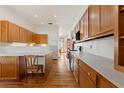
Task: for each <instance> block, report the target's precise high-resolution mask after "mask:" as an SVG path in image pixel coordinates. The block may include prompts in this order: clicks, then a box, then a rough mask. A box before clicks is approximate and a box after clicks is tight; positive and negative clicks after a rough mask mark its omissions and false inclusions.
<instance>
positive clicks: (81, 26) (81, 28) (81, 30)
mask: <svg viewBox="0 0 124 93" xmlns="http://www.w3.org/2000/svg"><path fill="white" fill-rule="evenodd" d="M82 39H83V20H82V18H81V20H80V40H82Z"/></svg>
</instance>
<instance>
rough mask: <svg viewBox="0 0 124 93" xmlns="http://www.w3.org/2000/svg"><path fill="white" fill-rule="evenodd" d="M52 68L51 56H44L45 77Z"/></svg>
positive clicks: (49, 54)
mask: <svg viewBox="0 0 124 93" xmlns="http://www.w3.org/2000/svg"><path fill="white" fill-rule="evenodd" d="M51 68H52V54H51V53H48V54H46V55H45V77H46V78H47V76H48V75H49V72H50V70H51Z"/></svg>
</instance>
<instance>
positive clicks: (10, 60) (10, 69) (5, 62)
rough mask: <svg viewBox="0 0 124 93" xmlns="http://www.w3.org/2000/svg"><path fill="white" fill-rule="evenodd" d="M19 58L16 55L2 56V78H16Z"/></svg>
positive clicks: (0, 58) (0, 59)
mask: <svg viewBox="0 0 124 93" xmlns="http://www.w3.org/2000/svg"><path fill="white" fill-rule="evenodd" d="M16 61H17V59H16V57H0V65H1V66H0V67H1V68H0V69H1V73H0V74H1V75H0V76H1V77H0V79H1V80H4V79H5V80H6V79H16V75H17V69H16V66H17V63H16Z"/></svg>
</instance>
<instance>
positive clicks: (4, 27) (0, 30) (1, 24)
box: [0, 21, 9, 42]
mask: <svg viewBox="0 0 124 93" xmlns="http://www.w3.org/2000/svg"><path fill="white" fill-rule="evenodd" d="M8 26H9V25H8V21H0V34H1V35H0V41H1V42H8Z"/></svg>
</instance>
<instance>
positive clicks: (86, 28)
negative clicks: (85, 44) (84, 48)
mask: <svg viewBox="0 0 124 93" xmlns="http://www.w3.org/2000/svg"><path fill="white" fill-rule="evenodd" d="M83 33H84V36H83V39H87V38H88V10H86V12H85V13H84V16H83Z"/></svg>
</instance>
